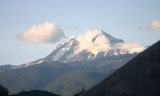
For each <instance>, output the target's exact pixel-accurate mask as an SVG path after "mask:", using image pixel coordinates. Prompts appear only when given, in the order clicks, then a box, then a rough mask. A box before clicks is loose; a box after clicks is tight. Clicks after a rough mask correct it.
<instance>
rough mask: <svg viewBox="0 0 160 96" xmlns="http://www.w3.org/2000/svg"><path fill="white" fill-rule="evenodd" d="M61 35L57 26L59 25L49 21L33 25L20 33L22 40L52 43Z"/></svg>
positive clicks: (61, 36)
mask: <svg viewBox="0 0 160 96" xmlns="http://www.w3.org/2000/svg"><path fill="white" fill-rule="evenodd" d="M63 37H64V33H63V31H62V30H61V29H60V28H59V26H57V25H56V24H55V23H51V22H45V23H42V24H39V25H33V26H32V27H31V28H29V29H28V30H27V31H25V32H24V33H22V34H21V35H20V38H21V39H22V40H26V41H30V42H34V43H54V42H57V41H59V40H60V39H62V38H63Z"/></svg>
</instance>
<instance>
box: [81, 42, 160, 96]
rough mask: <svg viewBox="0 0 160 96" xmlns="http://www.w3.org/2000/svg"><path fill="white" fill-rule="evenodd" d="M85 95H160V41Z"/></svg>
mask: <svg viewBox="0 0 160 96" xmlns="http://www.w3.org/2000/svg"><path fill="white" fill-rule="evenodd" d="M84 96H160V41H158V42H157V43H156V44H154V45H153V46H151V47H150V48H148V49H147V50H145V51H144V52H142V53H141V54H139V55H138V56H136V57H135V58H134V59H132V60H131V61H130V62H128V63H127V64H126V65H125V66H123V67H122V68H120V69H119V70H118V71H116V72H115V73H113V74H112V75H111V76H109V77H108V78H106V79H105V80H103V81H102V82H101V83H99V84H98V85H96V86H95V87H93V88H92V89H90V90H89V91H87V92H86V93H85V94H84Z"/></svg>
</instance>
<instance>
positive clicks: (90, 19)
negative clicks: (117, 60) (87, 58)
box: [0, 0, 160, 64]
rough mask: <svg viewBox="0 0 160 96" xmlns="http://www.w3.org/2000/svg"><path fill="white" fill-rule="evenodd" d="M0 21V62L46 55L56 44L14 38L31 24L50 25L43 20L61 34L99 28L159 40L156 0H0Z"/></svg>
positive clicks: (141, 40) (134, 39) (129, 38)
mask: <svg viewBox="0 0 160 96" xmlns="http://www.w3.org/2000/svg"><path fill="white" fill-rule="evenodd" d="M0 22H1V23H0V34H1V35H0V64H22V63H25V62H29V61H32V60H36V59H38V58H42V57H45V56H47V55H48V54H49V53H50V52H51V51H53V49H54V48H55V46H56V45H57V43H43V44H37V43H32V42H26V41H24V40H21V39H18V37H19V36H21V34H23V33H24V32H26V31H27V30H29V29H30V28H32V27H33V26H35V25H41V26H42V25H45V26H50V25H49V24H46V22H53V23H54V24H56V25H58V26H59V27H60V29H61V30H62V31H63V33H64V34H65V36H76V35H79V34H82V33H85V32H86V31H87V30H93V29H99V30H104V31H105V32H107V33H109V34H111V35H112V36H114V37H117V38H121V39H123V40H124V41H126V42H127V43H137V44H141V45H143V46H148V45H152V44H153V43H155V42H156V41H158V40H160V0H1V1H0ZM47 28H48V27H47ZM44 29H45V28H44ZM52 29H54V30H59V29H56V28H51V30H52ZM32 30H34V28H33V29H32ZM38 30H40V28H39V29H38ZM50 34H52V33H50ZM47 36H48V35H46V37H47ZM37 38H39V37H37ZM43 40H46V39H45V38H43ZM51 40H52V38H51ZM46 41H47V40H46ZM48 41H49V40H48ZM35 42H42V41H35Z"/></svg>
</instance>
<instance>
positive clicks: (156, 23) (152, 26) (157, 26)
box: [149, 20, 160, 30]
mask: <svg viewBox="0 0 160 96" xmlns="http://www.w3.org/2000/svg"><path fill="white" fill-rule="evenodd" d="M149 29H151V30H155V29H160V20H154V21H152V22H151V23H150V26H149Z"/></svg>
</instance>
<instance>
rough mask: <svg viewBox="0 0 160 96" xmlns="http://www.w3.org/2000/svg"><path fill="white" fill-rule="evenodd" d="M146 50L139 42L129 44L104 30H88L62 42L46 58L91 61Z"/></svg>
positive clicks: (62, 60)
mask: <svg viewBox="0 0 160 96" xmlns="http://www.w3.org/2000/svg"><path fill="white" fill-rule="evenodd" d="M143 50H144V47H142V46H140V45H138V44H127V43H125V42H124V41H123V40H121V39H117V38H115V37H113V36H111V35H109V34H107V33H105V32H104V31H102V30H93V31H87V32H86V33H85V34H82V35H79V36H77V37H72V38H68V39H66V40H64V41H63V42H62V43H60V44H59V45H58V46H57V47H56V49H55V50H54V51H53V52H52V53H51V54H50V55H48V56H47V57H46V58H44V59H45V60H51V61H60V62H75V61H90V60H94V59H97V58H102V57H105V56H113V55H123V54H133V53H139V52H141V51H143Z"/></svg>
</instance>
